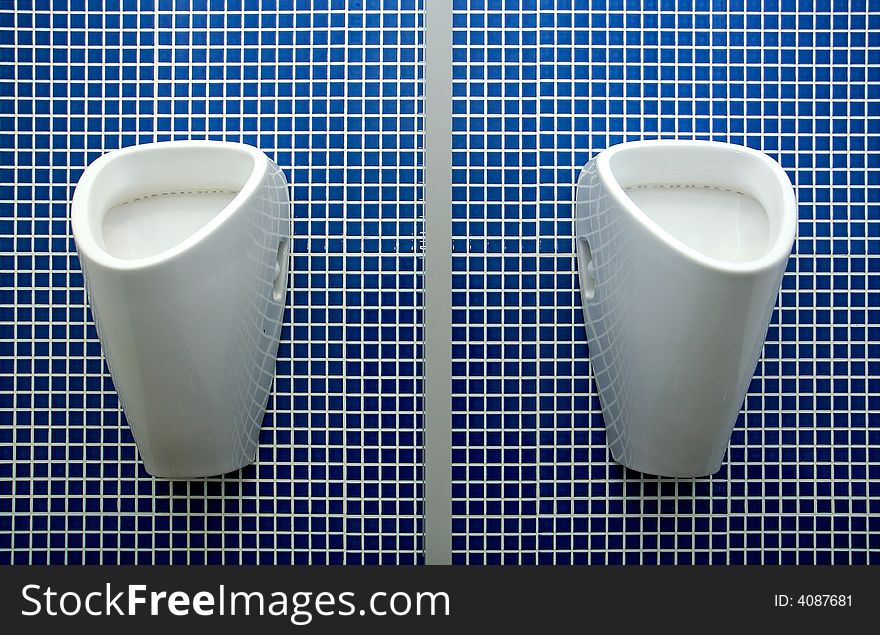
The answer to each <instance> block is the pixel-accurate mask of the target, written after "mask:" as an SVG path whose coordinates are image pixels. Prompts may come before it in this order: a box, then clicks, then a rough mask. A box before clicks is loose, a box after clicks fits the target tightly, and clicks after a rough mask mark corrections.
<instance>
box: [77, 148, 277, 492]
mask: <svg viewBox="0 0 880 635" xmlns="http://www.w3.org/2000/svg"><path fill="white" fill-rule="evenodd" d="M71 224H72V228H73V236H74V240H75V242H76V247H77V253H78V255H79V259H80V263H81V265H82V269H83V274H84V277H85V285H86V290H87V292H88V298H89V303H90V306H91V309H92V314H93V316H94V318H95V324H96V327H97V330H98V334H99V337H100V340H101V344H102V348H103V351H104V355H105V358H106V360H107V364H108V366H109V369H110V374H111V376H112V379H113V383H114V385H115V388H116V390H117V392H118V394H119V397H120V401H121V403H122V406H123V410H124V412H125V416H126V419H127V421H128V423H129V425H130V426H131V430H132V434H133V436H134V439H135V442H136V444H137V448H138V450H139V452H140V455H141V457H142V459H143V461H144V467H145V468H146V470H147V471H148V472H149V473H150V474H153V475H155V476H160V477H167V478H195V477H204V476H211V475H216V474H222V473H225V472H229V471H232V470H235V469H238V468H241V467H243V466H245V465H247V464H248V463H250V462H252V461H253V460H254V459H255V455H256V449H257V437H258V434H259V430H260V425H261V423H262V419H263V416H264V412H265V408H266V404H267V400H268V396H269V391H270V389H271V385H272V380H273V378H274V374H275V372H274V370H275V357H276V353H277V349H278V342H279V337H280V332H281V319H282V314H283V311H284V304H285V300H286V293H287V275H288V263H289V253H290V251H289V245H290V238H289V237H290V197H289V192H288V185H287V182H286V180H285V178H284V175H283V173H282V172H281V171H280V170H279V169H278V167H277V166H276V165H275V164H274V163H273V162H272V161H271V160H269V158H268V157H266V156H265V155H264V154H263V153H262V152H260V151H259V150H257V149H255V148H252V147H250V146H246V145H242V144H234V143H221V142H212V141H180V142H164V143H153V144H146V145H141V146H135V147H130V148H125V149H122V150H117V151H113V152H110V153H108V154H105V155H104V156H102V157H100V158H99V159H97V160H96V161H95V162H93V163H92V164H91V165H90V166H89V167H88V168H87V169H86V170H85V172H84V173H83V176H82V178H81V179H80V182H79V184H78V185H77V188H76V191H75V193H74V197H73V203H72V207H71Z"/></svg>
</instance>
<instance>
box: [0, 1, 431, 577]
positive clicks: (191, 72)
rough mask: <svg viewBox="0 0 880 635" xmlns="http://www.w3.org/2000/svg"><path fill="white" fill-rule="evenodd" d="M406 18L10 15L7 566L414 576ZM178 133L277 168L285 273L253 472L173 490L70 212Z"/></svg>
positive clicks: (2, 481)
mask: <svg viewBox="0 0 880 635" xmlns="http://www.w3.org/2000/svg"><path fill="white" fill-rule="evenodd" d="M83 5H85V10H84V11H83V10H82V8H83ZM420 19H421V18H420V8H419V5H418V3H417V1H416V0H381V1H380V0H367V1H365V2H344V1H341V0H305V1H304V0H297V1H296V2H295V3H294V2H281V1H279V2H275V1H272V0H268V1H267V0H263V1H257V2H250V1H247V2H243V3H242V2H221V1H217V0H210V1H207V0H201V1H200V0H192V1H190V0H157V1H153V0H123V1H122V2H121V3H118V2H115V1H114V2H110V1H109V0H108V1H106V2H104V1H100V0H99V1H95V0H90V1H88V2H85V3H82V2H73V1H69V2H68V1H63V0H45V1H40V0H34V1H33V2H29V1H26V0H25V1H22V2H17V3H15V10H10V9H9V8H8V5H7V6H6V7H4V8H2V9H0V37H2V46H3V49H2V50H3V52H2V55H3V60H4V64H3V66H2V71H0V72H2V73H3V76H2V104H3V108H2V112H3V117H2V133H0V134H2V161H0V182H2V185H0V188H2V190H0V196H2V218H0V269H2V272H0V276H2V277H0V358H2V362H0V363H2V369H0V372H2V374H0V391H2V392H0V400H2V401H0V416H2V420H0V563H9V562H14V563H27V562H31V563H46V562H49V563H63V562H69V563H83V562H84V563H169V562H170V563H261V564H263V563H291V562H293V563H343V562H347V563H380V562H381V563H415V562H416V561H417V557H418V554H419V551H420V548H421V545H420V540H421V539H420V527H419V515H420V513H421V510H420V506H419V502H418V501H419V500H420V491H419V487H420V486H419V481H418V480H417V479H418V477H419V474H418V473H417V469H418V466H419V464H420V461H421V456H420V450H419V448H420V446H421V435H420V432H419V430H420V428H421V423H420V422H421V415H420V411H421V386H420V377H421V375H422V370H421V347H420V341H421V332H420V323H421V316H420V313H419V307H420V306H421V298H420V288H421V279H420V278H421V276H420V266H421V265H420V262H421V259H420V257H419V256H418V254H417V252H416V249H417V244H416V241H417V239H418V237H419V236H420V234H421V208H420V205H419V204H418V201H419V200H420V196H421V194H420V192H418V191H417V187H418V183H420V182H421V176H420V174H419V167H418V166H419V163H420V161H421V158H420V151H419V145H420V137H419V133H418V131H419V130H420V129H421V127H422V126H421V123H420V121H419V108H420V102H419V93H420V83H419V81H420V80H419V74H420V56H421V52H420V39H419V28H418V27H419V24H420ZM6 61H12V62H13V64H10V65H7V64H6ZM188 138H211V139H225V140H230V141H243V142H245V143H249V144H251V145H255V146H258V147H259V148H261V149H262V150H264V151H265V152H266V153H267V154H269V156H271V157H272V158H274V159H275V161H277V163H278V164H279V165H280V166H281V167H282V168H283V169H284V171H285V173H286V175H287V177H288V180H289V181H290V182H291V183H292V184H293V198H294V201H295V204H294V209H293V214H294V223H293V226H294V238H293V241H292V249H293V261H292V269H293V275H292V277H291V288H292V290H291V294H290V295H289V297H288V302H289V303H290V306H289V308H288V310H287V312H286V314H285V327H284V330H283V333H282V342H281V346H280V351H279V361H278V369H277V377H276V380H275V390H274V393H273V396H272V397H271V398H270V401H269V407H268V414H267V416H266V419H265V422H264V425H263V430H262V434H261V437H260V449H259V454H258V460H257V463H256V464H255V465H253V466H250V467H248V468H246V469H244V470H241V471H240V472H237V473H233V474H229V475H226V476H224V477H222V478H215V479H208V480H207V481H204V482H202V481H193V482H173V483H169V482H167V481H157V480H154V479H152V478H150V477H149V476H148V475H147V474H146V473H145V472H144V469H143V467H142V465H141V464H140V463H139V461H138V458H137V453H136V450H135V446H134V441H133V439H132V436H131V433H130V431H129V429H128V426H127V424H126V423H125V421H124V419H123V418H122V415H121V412H120V408H119V404H118V401H117V398H116V394H115V392H114V391H113V387H112V382H111V381H110V377H109V374H108V372H107V369H106V366H105V365H104V363H103V360H102V357H101V351H100V347H99V344H98V340H97V337H96V334H95V330H94V325H93V322H92V318H91V314H90V312H89V311H88V310H87V308H86V306H85V298H84V296H83V290H82V275H81V273H80V267H79V263H78V261H77V258H76V255H75V251H74V246H73V241H72V240H71V239H70V237H69V223H68V220H67V219H68V213H69V205H68V201H69V200H70V196H71V194H72V191H73V186H74V185H75V183H76V182H77V180H78V178H79V176H80V174H81V173H82V169H83V168H84V167H85V166H86V165H87V164H88V163H89V162H91V161H92V160H94V159H95V158H96V157H98V156H99V155H100V154H101V153H103V152H106V151H108V150H111V149H114V148H118V147H123V146H129V145H132V144H135V143H143V142H149V141H156V140H164V139H188Z"/></svg>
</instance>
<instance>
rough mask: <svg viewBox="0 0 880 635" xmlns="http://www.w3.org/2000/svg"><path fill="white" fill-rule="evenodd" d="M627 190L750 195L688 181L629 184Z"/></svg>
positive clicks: (625, 189) (731, 189) (727, 188)
mask: <svg viewBox="0 0 880 635" xmlns="http://www.w3.org/2000/svg"><path fill="white" fill-rule="evenodd" d="M623 190H624V191H625V192H629V191H631V190H714V191H716V192H728V193H730V194H737V195H739V196H748V194H746V193H745V192H740V191H739V190H734V189H733V188H729V187H721V186H719V185H690V184H688V183H672V184H669V183H655V184H650V183H645V184H643V185H627V186H626V187H625V188H623Z"/></svg>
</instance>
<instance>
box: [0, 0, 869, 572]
mask: <svg viewBox="0 0 880 635" xmlns="http://www.w3.org/2000/svg"><path fill="white" fill-rule="evenodd" d="M105 4H106V6H105ZM112 4H115V3H112ZM244 4H245V5H246V11H244V12H242V11H241V4H240V3H239V4H236V3H228V5H227V3H222V2H215V1H210V2H208V1H201V2H200V1H198V0H192V1H191V2H185V1H172V0H155V1H149V0H140V1H135V0H129V1H123V2H122V5H121V9H122V10H121V11H116V10H115V9H114V8H111V6H110V5H111V3H104V2H101V1H100V0H93V1H90V2H88V3H86V8H87V11H85V12H83V11H80V10H79V8H80V7H79V5H78V3H73V2H64V1H62V0H54V1H53V0H45V1H36V0H34V1H33V2H27V1H25V2H18V3H16V8H15V10H10V9H9V8H6V7H3V8H0V47H2V59H3V60H4V62H6V61H12V62H14V63H13V64H7V63H4V64H2V65H0V73H2V79H0V100H2V101H0V103H2V105H3V107H2V109H0V127H2V128H0V135H2V137H0V138H2V142H0V153H2V159H3V160H2V161H0V175H2V176H0V562H2V563H7V562H96V563H97V562H102V563H114V562H139V563H149V562H157V563H164V562H194V563H197V562H227V563H235V562H259V563H272V562H297V563H306V562H314V563H323V562H343V561H344V562H351V563H356V562H389V563H390V562H401V563H406V562H414V561H417V555H416V554H417V552H418V504H417V500H418V494H419V491H418V480H417V478H418V477H417V468H416V466H417V464H418V460H417V459H418V455H417V448H418V447H419V444H420V439H419V435H418V429H419V424H420V418H419V416H418V414H417V413H418V412H419V410H420V400H419V395H420V386H419V384H418V377H419V376H420V374H421V369H420V368H419V360H420V352H419V340H420V334H419V332H418V325H419V323H420V317H419V315H418V307H419V304H420V300H419V297H418V292H419V285H420V281H419V259H418V257H417V244H416V240H417V237H418V236H419V235H420V229H421V228H420V221H419V214H420V210H419V207H418V205H417V204H416V201H418V200H419V192H418V191H417V183H418V182H419V181H420V175H419V173H418V163H419V152H418V143H419V139H418V130H419V129H420V124H419V121H418V116H417V113H418V102H417V93H418V88H419V87H418V79H417V78H418V72H419V71H418V68H419V64H418V48H417V43H418V35H417V20H418V7H417V6H416V3H415V0H397V1H393V0H381V1H380V0H372V1H369V0H368V1H366V2H354V1H352V2H344V1H342V0H296V2H281V1H280V0H279V1H278V2H273V1H271V0H266V1H261V2H250V1H245V2H244ZM224 5H227V6H224ZM878 32H880V23H878V18H877V16H876V15H872V14H870V13H869V12H868V10H867V6H866V5H865V3H864V2H851V3H842V2H834V3H831V2H819V1H816V2H792V1H788V0H786V1H784V2H778V1H776V2H764V3H761V2H757V1H754V0H753V1H749V2H733V1H723V0H718V1H712V2H709V1H708V0H692V1H690V2H686V1H684V0H663V1H662V2H657V1H654V2H649V1H646V2H637V1H626V2H624V1H621V0H604V1H600V0H584V1H583V2H581V1H580V0H577V1H576V2H575V1H574V0H569V1H562V0H560V1H556V2H554V1H550V0H546V1H545V0H541V1H540V2H538V0H520V1H516V0H504V1H502V0H483V1H480V0H457V1H456V4H455V32H454V38H455V48H454V55H455V60H456V61H455V69H454V71H455V76H456V81H455V87H454V88H455V112H456V115H455V120H454V126H455V136H454V139H453V142H454V144H455V148H456V150H455V154H454V161H455V166H456V168H455V175H454V177H455V180H456V187H455V192H454V196H455V200H456V205H455V209H454V215H455V221H454V223H455V225H454V233H455V238H454V244H453V249H454V253H455V258H454V267H455V271H454V274H453V275H454V278H453V284H454V285H455V298H454V302H455V306H456V310H455V315H454V319H455V322H456V324H455V330H454V345H455V349H454V354H455V364H454V368H453V373H454V377H455V378H456V379H455V393H454V395H453V399H452V406H453V411H454V413H455V415H454V416H455V420H454V422H455V426H456V433H455V443H456V449H455V451H454V457H453V458H454V461H455V477H456V479H457V482H456V485H455V490H454V497H455V500H454V505H455V514H456V517H455V543H454V544H455V549H456V551H455V561H456V562H460V563H463V562H468V563H479V562H523V563H527V562H546V563H549V562H557V563H565V562H578V563H580V562H593V563H600V562H646V563H649V562H679V563H686V562H713V563H726V562H801V563H807V562H834V563H847V562H878V561H880V538H878V536H880V520H878V512H880V503H878V498H880V483H878V481H880V424H878V416H877V413H878V410H880V400H878V395H880V383H878V382H880V350H878V344H877V342H878V340H880V332H878V327H877V324H878V322H880V320H878V317H880V315H878V311H877V309H875V308H873V307H875V306H877V305H878V304H880V303H878V302H877V293H878V287H880V284H878V282H880V275H878V274H880V272H878V269H880V266H878V262H880V261H878V252H880V240H878V208H877V203H878V200H880V188H878V185H880V184H878V152H880V137H878V135H880V129H878V126H880V124H878V123H877V122H878V121H880V117H878V115H880V102H878V100H880V87H878V84H880V59H878V53H877V51H878V44H880V36H878ZM658 135H663V136H669V137H680V138H694V137H697V138H714V139H720V140H729V141H733V142H738V143H745V144H747V145H749V146H751V147H755V148H758V149H762V150H765V151H767V152H768V153H770V154H771V155H772V156H774V157H775V158H777V159H778V160H780V162H781V163H782V165H783V166H784V167H785V168H786V169H787V170H788V172H789V174H790V175H791V177H792V179H793V181H794V182H795V184H796V187H797V190H798V196H799V200H800V202H801V205H800V217H801V223H800V228H799V235H800V238H799V241H798V245H797V249H796V251H797V255H796V257H795V258H793V259H792V261H791V263H790V267H789V272H788V274H787V276H786V279H785V282H784V289H783V293H782V295H781V308H780V310H779V311H777V313H776V314H775V315H774V320H773V323H772V325H771V328H770V332H769V334H768V343H767V346H766V350H765V355H764V358H763V361H762V362H761V364H760V366H759V368H758V374H757V377H756V379H755V381H754V383H753V386H752V390H751V392H750V394H749V397H748V399H747V402H746V405H745V409H744V414H743V416H742V418H741V420H740V421H739V423H738V425H737V428H736V431H735V433H734V437H733V443H732V447H731V451H730V455H729V461H728V462H727V463H726V465H725V467H724V468H723V470H722V472H720V473H719V474H718V475H717V476H715V477H713V478H711V479H702V480H698V481H669V480H659V479H655V478H648V477H641V476H640V475H638V474H636V473H633V472H626V471H624V470H623V469H621V468H620V467H619V466H617V465H615V464H613V463H610V462H609V459H608V453H607V449H606V447H605V443H604V430H603V427H602V421H601V418H600V416H599V406H598V401H597V399H596V396H595V393H594V390H593V388H592V385H591V383H590V379H589V376H590V370H589V361H588V360H589V358H588V354H587V347H586V342H585V340H584V331H583V325H582V318H581V315H580V309H579V306H578V305H577V299H576V291H575V290H576V278H575V275H574V273H573V264H574V259H573V246H572V245H571V241H570V235H571V230H572V228H571V222H570V219H571V199H572V196H573V188H572V183H573V180H574V178H575V176H576V174H577V171H578V170H579V169H580V167H581V166H582V165H583V164H584V163H585V162H586V161H587V159H588V158H589V157H590V156H591V155H592V153H593V152H595V151H598V150H600V149H602V148H604V147H606V146H608V145H610V144H612V143H616V142H619V141H623V140H624V139H637V138H650V137H656V136H658ZM190 137H192V138H201V137H211V138H217V139H224V138H225V139H230V140H242V141H246V142H249V143H252V144H254V145H258V146H260V147H261V148H263V149H264V150H266V151H267V152H268V153H269V154H270V155H272V156H273V158H275V159H276V160H277V161H278V163H279V164H280V165H281V166H282V167H283V168H284V169H285V170H286V172H287V176H288V178H290V179H291V180H292V181H293V182H294V183H295V184H296V188H295V190H294V195H295V198H296V200H297V201H298V203H297V205H296V206H295V208H294V213H295V235H296V236H298V238H297V239H295V240H294V242H293V251H294V261H293V268H294V271H295V275H294V276H293V278H292V288H293V292H292V295H291V297H290V301H291V304H292V306H291V311H289V312H288V317H287V322H286V324H287V325H288V326H286V327H285V330H284V332H283V334H282V338H283V341H282V346H281V351H280V363H279V376H278V379H277V382H276V391H275V394H274V396H273V397H272V399H271V400H270V404H269V415H268V417H267V419H266V422H265V427H264V430H263V435H262V437H261V441H262V445H261V449H260V456H259V462H258V465H257V466H255V467H251V468H248V469H247V470H245V471H243V472H242V473H241V474H238V475H231V476H227V477H225V478H223V479H212V480H209V481H207V482H205V483H201V482H192V483H176V484H168V483H165V482H155V481H153V480H152V479H150V478H148V477H147V476H146V475H145V474H144V473H143V470H142V467H141V466H140V465H139V464H138V462H137V459H136V454H135V448H134V446H133V443H132V439H131V435H130V433H129V432H128V429H127V426H126V425H125V423H124V421H123V420H122V419H121V415H120V412H119V409H118V404H117V401H116V397H115V394H114V392H113V389H112V384H111V383H110V381H109V376H108V374H107V372H106V368H105V367H104V365H103V362H102V359H101V353H100V349H99V346H98V343H97V338H96V337H95V333H94V327H93V326H92V323H91V317H90V314H89V313H88V311H87V310H86V308H85V306H84V298H83V295H82V290H81V278H80V274H79V269H78V263H77V261H76V258H75V255H74V254H73V245H72V242H71V241H70V239H69V237H68V231H69V229H68V222H67V213H68V204H67V201H68V199H69V196H70V193H71V191H72V186H73V184H74V183H75V182H76V180H77V178H78V176H79V174H80V172H81V170H82V167H83V166H84V165H85V164H86V163H87V162H88V161H89V160H91V159H93V158H94V157H95V156H97V155H98V154H100V153H101V152H103V151H105V150H109V149H112V148H115V147H120V146H124V145H130V144H133V143H139V142H146V141H153V140H156V139H169V138H190ZM294 149H295V150H294ZM291 325H292V326H291Z"/></svg>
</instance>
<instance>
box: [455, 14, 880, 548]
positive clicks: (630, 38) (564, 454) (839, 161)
mask: <svg viewBox="0 0 880 635" xmlns="http://www.w3.org/2000/svg"><path fill="white" fill-rule="evenodd" d="M454 10H455V13H454V32H453V38H454V39H453V42H454V44H453V55H454V68H453V72H454V89H453V90H454V93H453V94H454V97H453V100H454V103H453V107H454V115H453V116H454V121H453V125H454V133H453V134H454V138H453V148H454V150H453V153H454V156H453V163H454V167H453V170H454V173H453V181H454V208H453V268H454V272H453V289H454V298H453V313H454V315H453V321H454V332H453V346H454V350H453V358H454V361H453V365H454V366H453V382H454V386H453V391H454V395H453V412H454V419H453V425H454V439H453V442H454V446H455V448H454V451H453V466H454V468H453V469H454V479H455V485H454V488H453V505H454V510H453V511H454V516H455V518H454V561H455V562H458V563H535V562H538V563H836V564H844V563H866V562H872V563H877V562H880V415H878V413H880V344H878V341H880V310H878V308H877V307H878V306H880V301H878V300H880V298H878V290H880V258H878V256H880V209H878V201H880V172H878V168H880V15H878V14H877V13H876V12H874V13H870V12H869V11H868V8H867V5H866V3H865V2H864V1H862V2H858V1H857V2H849V3H846V2H839V1H833V2H832V1H831V0H772V1H770V2H759V1H757V0H746V1H745V2H742V1H736V0H644V1H639V0H583V1H581V0H455V4H454ZM658 136H663V137H668V138H682V139H692V138H699V139H714V140H720V141H730V142H734V143H739V144H744V145H748V146H750V147H753V148H756V149H759V150H763V151H765V152H767V153H768V154H770V155H771V156H772V157H774V158H775V159H777V160H778V161H779V162H780V163H781V164H782V166H783V167H784V168H785V169H786V170H787V172H788V174H789V175H790V177H791V179H792V181H793V183H794V184H795V187H796V190H797V195H798V199H799V202H800V206H799V217H800V222H799V238H798V241H797V245H796V249H795V251H796V255H795V256H794V257H793V258H792V259H791V261H790V263H789V268H788V271H787V273H786V276H785V279H784V282H783V290H782V293H781V299H780V307H779V309H778V310H777V311H776V312H775V314H774V316H773V320H772V323H771V326H770V329H769V333H768V337H767V343H766V346H765V349H764V355H763V358H762V361H761V362H760V363H759V366H758V369H757V374H756V377H755V379H754V381H753V383H752V385H751V389H750V392H749V395H748V397H747V399H746V403H745V406H744V409H743V413H742V414H741V416H740V419H739V421H738V423H737V426H736V429H735V431H734V433H733V438H732V442H731V446H730V450H729V452H728V456H727V461H726V463H725V465H724V467H723V468H722V470H721V471H720V472H719V473H718V474H717V475H715V476H713V477H712V478H707V479H698V480H672V479H658V478H656V477H648V476H642V475H640V474H639V473H636V472H631V471H626V470H624V469H623V468H622V467H620V466H619V465H617V464H615V463H613V462H611V461H610V457H609V453H608V450H607V447H606V444H605V431H604V427H603V424H602V419H601V416H600V409H599V402H598V399H597V396H596V392H595V388H594V385H593V384H592V380H591V371H590V366H589V357H588V349H587V342H586V341H585V333H584V327H583V316H582V312H581V308H580V304H579V298H578V294H577V279H576V275H575V272H574V264H575V260H574V246H573V244H572V240H571V236H572V233H573V227H572V199H573V196H574V190H573V187H572V184H573V182H574V180H575V179H576V177H577V174H578V172H579V170H580V169H581V167H583V165H584V164H585V163H586V162H587V160H588V159H589V158H590V157H591V156H593V154H594V153H595V152H598V151H599V150H602V149H604V148H606V147H608V146H609V145H612V144H615V143H619V142H622V141H624V140H637V139H650V138H656V137H658Z"/></svg>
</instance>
